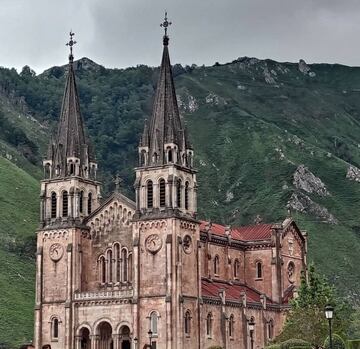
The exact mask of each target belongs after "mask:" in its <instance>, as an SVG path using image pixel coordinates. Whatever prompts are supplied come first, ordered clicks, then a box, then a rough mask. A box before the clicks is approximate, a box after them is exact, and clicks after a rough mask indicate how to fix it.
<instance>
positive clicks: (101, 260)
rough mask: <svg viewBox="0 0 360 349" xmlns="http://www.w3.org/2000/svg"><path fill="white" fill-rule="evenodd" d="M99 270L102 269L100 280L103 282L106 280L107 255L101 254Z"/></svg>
mask: <svg viewBox="0 0 360 349" xmlns="http://www.w3.org/2000/svg"><path fill="white" fill-rule="evenodd" d="M99 271H100V281H101V283H103V284H104V283H105V282H106V263H105V257H104V256H101V257H100V261H99Z"/></svg>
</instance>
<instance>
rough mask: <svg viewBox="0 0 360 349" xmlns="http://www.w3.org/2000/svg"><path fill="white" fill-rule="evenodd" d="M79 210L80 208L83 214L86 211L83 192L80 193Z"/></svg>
mask: <svg viewBox="0 0 360 349" xmlns="http://www.w3.org/2000/svg"><path fill="white" fill-rule="evenodd" d="M79 208H80V213H83V211H84V192H83V191H81V192H80V196H79Z"/></svg>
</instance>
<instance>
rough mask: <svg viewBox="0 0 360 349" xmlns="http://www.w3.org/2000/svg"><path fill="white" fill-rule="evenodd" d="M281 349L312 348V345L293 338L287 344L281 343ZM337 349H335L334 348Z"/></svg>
mask: <svg viewBox="0 0 360 349" xmlns="http://www.w3.org/2000/svg"><path fill="white" fill-rule="evenodd" d="M280 348H281V349H295V348H297V349H298V348H302V349H303V348H306V349H307V348H311V344H310V343H308V342H307V341H304V340H303V339H298V338H291V339H288V340H287V341H285V342H282V343H280ZM333 349H335V348H333Z"/></svg>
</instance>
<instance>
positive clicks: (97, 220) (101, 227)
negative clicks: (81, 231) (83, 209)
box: [85, 193, 135, 240]
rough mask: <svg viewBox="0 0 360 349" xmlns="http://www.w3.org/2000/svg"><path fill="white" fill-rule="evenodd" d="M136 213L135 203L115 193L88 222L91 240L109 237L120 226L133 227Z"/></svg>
mask: <svg viewBox="0 0 360 349" xmlns="http://www.w3.org/2000/svg"><path fill="white" fill-rule="evenodd" d="M134 213H135V203H134V202H133V201H131V200H130V199H128V198H127V197H126V196H124V195H122V194H119V193H114V194H113V195H112V196H110V198H109V199H108V200H106V201H105V202H104V203H103V204H102V205H101V206H100V207H99V208H98V209H97V210H96V211H94V212H93V213H92V214H91V215H90V216H89V217H88V218H87V220H86V222H85V224H86V225H87V226H88V227H89V228H90V235H91V238H92V239H94V240H97V239H99V238H100V237H102V236H106V235H109V234H110V233H111V231H112V230H113V229H115V228H116V227H119V226H123V227H131V224H132V223H131V222H132V218H133V216H134Z"/></svg>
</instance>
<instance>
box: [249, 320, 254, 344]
mask: <svg viewBox="0 0 360 349" xmlns="http://www.w3.org/2000/svg"><path fill="white" fill-rule="evenodd" d="M254 329H255V322H254V319H253V318H251V319H250V321H249V332H250V343H251V349H254Z"/></svg>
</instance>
